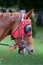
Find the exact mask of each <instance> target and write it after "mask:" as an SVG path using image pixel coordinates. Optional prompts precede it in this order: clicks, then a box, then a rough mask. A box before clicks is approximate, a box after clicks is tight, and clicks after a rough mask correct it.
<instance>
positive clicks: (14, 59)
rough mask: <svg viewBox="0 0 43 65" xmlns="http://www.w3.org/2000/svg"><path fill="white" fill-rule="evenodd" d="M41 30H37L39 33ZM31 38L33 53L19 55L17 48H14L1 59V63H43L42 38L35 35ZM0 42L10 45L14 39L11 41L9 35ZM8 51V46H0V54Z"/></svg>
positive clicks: (23, 64) (12, 64) (17, 64)
mask: <svg viewBox="0 0 43 65" xmlns="http://www.w3.org/2000/svg"><path fill="white" fill-rule="evenodd" d="M38 30H39V28H38ZM38 30H37V32H38ZM41 31H42V30H41ZM41 31H39V33H43V31H42V32H41ZM33 40H34V53H33V54H32V55H19V54H18V50H14V51H13V52H12V53H11V54H9V55H8V56H7V57H5V58H4V59H3V60H1V63H2V65H43V38H40V37H39V38H38V37H35V38H34V39H33ZM2 43H7V44H9V45H12V44H14V41H11V39H10V37H7V38H6V39H4V40H3V41H2ZM8 51H9V47H5V46H0V56H2V55H3V54H6V53H8Z"/></svg>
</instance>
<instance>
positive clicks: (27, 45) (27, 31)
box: [12, 9, 34, 54]
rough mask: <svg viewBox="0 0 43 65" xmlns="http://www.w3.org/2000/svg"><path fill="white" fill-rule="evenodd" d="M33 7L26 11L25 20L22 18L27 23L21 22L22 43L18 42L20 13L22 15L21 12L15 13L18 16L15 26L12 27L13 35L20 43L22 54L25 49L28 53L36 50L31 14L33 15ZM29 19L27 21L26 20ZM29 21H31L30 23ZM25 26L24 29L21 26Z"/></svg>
mask: <svg viewBox="0 0 43 65" xmlns="http://www.w3.org/2000/svg"><path fill="white" fill-rule="evenodd" d="M32 12H33V9H32V10H31V11H30V12H28V13H25V14H24V15H23V16H24V20H22V19H21V21H22V22H23V23H26V24H24V25H23V23H21V22H20V31H19V34H20V38H21V42H20V44H19V43H18V30H19V29H18V22H19V21H18V19H19V15H21V13H18V14H17V13H16V15H15V13H14V15H15V16H17V17H16V21H15V24H14V26H13V27H12V33H13V34H12V35H13V37H14V39H15V42H16V43H18V44H19V45H20V47H19V53H20V54H25V50H27V52H28V54H32V53H33V51H34V46H33V38H32V25H31V19H30V16H31V15H32ZM25 21H27V22H25ZM28 22H29V23H28ZM22 26H23V30H22V29H21V27H22ZM20 32H21V33H20ZM22 33H23V35H22ZM24 49H25V50H24Z"/></svg>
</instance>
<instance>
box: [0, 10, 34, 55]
mask: <svg viewBox="0 0 43 65" xmlns="http://www.w3.org/2000/svg"><path fill="white" fill-rule="evenodd" d="M32 12H33V9H32V10H30V11H29V12H27V13H25V15H23V16H24V18H23V19H24V20H27V19H28V18H29V19H30V16H31V15H32ZM21 15H22V14H21V13H20V12H13V13H11V12H7V13H0V41H2V40H3V39H4V38H5V37H6V36H8V35H12V36H13V32H14V31H15V29H16V28H17V26H18V21H19V19H20V17H21ZM20 21H21V19H20ZM26 27H27V28H28V27H29V26H28V25H27V26H25V29H26ZM27 31H28V30H27ZM24 32H25V33H26V34H27V33H28V32H29V31H28V32H26V30H24ZM31 32H32V29H31ZM15 33H16V32H15ZM12 36H11V37H12ZM14 36H15V35H14ZM13 38H14V37H13ZM20 38H21V37H20ZM14 40H15V43H17V44H19V43H18V38H14ZM21 42H22V43H24V44H25V45H26V46H25V47H26V49H27V51H28V54H32V53H33V51H34V46H33V38H32V33H31V34H30V35H26V36H22V38H21ZM12 46H14V45H12ZM19 46H20V47H19ZM19 46H18V47H19V51H18V52H19V53H20V54H24V48H23V47H22V44H21V45H19ZM14 49H15V48H14V47H10V49H9V53H10V52H12V51H13V50H14Z"/></svg>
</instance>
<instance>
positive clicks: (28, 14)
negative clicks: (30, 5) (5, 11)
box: [25, 9, 34, 19]
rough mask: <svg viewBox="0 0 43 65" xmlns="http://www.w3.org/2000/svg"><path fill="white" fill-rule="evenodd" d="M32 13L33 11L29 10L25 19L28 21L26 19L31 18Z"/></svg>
mask: <svg viewBox="0 0 43 65" xmlns="http://www.w3.org/2000/svg"><path fill="white" fill-rule="evenodd" d="M32 12H34V9H32V10H30V11H29V12H28V13H26V17H25V18H26V19H28V17H31V15H32Z"/></svg>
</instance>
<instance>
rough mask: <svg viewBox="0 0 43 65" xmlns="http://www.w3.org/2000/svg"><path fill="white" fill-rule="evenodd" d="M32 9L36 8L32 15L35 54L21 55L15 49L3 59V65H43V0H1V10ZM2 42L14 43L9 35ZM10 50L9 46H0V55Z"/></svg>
mask: <svg viewBox="0 0 43 65" xmlns="http://www.w3.org/2000/svg"><path fill="white" fill-rule="evenodd" d="M31 9H34V13H33V14H32V16H31V17H30V18H31V20H32V32H33V41H34V49H35V51H34V54H33V55H29V56H28V55H24V56H21V55H19V54H18V53H17V50H15V51H14V52H12V53H11V54H10V55H8V57H6V58H4V59H3V60H2V61H1V63H2V65H14V64H15V65H20V64H21V65H43V0H0V12H16V11H18V12H19V11H20V10H24V11H26V12H29V11H30V10H31ZM1 42H2V43H7V44H10V45H12V44H14V41H11V39H10V37H9V36H8V37H7V38H5V39H4V40H3V41H1ZM3 50H4V51H3ZM8 50H9V47H2V46H0V55H1V56H3V54H6V53H7V52H8ZM2 51H3V52H2Z"/></svg>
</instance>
